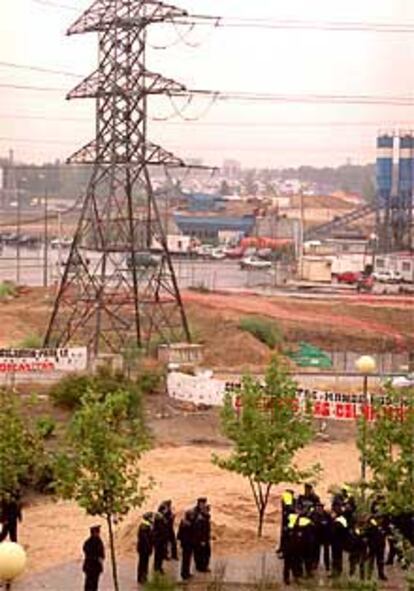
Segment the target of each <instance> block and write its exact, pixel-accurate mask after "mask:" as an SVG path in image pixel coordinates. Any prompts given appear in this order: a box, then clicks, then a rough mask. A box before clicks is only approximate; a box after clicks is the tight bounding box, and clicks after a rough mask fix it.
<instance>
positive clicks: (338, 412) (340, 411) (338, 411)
mask: <svg viewBox="0 0 414 591" xmlns="http://www.w3.org/2000/svg"><path fill="white" fill-rule="evenodd" d="M344 411H345V409H344V405H343V404H342V402H337V403H336V404H335V416H336V418H337V419H343V418H345V416H344V414H345V413H344Z"/></svg>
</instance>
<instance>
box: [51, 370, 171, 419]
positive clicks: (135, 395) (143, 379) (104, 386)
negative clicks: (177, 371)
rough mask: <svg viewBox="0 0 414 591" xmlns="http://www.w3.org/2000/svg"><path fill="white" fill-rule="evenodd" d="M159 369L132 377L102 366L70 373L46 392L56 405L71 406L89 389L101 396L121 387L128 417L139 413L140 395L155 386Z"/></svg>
mask: <svg viewBox="0 0 414 591" xmlns="http://www.w3.org/2000/svg"><path fill="white" fill-rule="evenodd" d="M160 380H161V376H160V374H158V373H150V372H143V373H141V374H140V375H139V376H138V378H137V380H131V379H129V378H128V377H126V376H125V375H123V374H122V373H120V372H111V371H110V370H108V369H105V368H101V369H99V371H98V372H97V373H96V374H95V375H84V374H76V373H74V374H70V375H68V376H66V377H64V378H63V379H62V380H60V381H59V382H58V383H57V384H55V385H54V386H53V387H52V389H51V390H50V392H49V395H50V397H51V399H52V400H53V402H54V403H55V404H56V405H57V406H61V407H63V408H67V409H68V410H74V409H76V408H78V407H79V406H80V403H81V400H82V397H83V396H84V394H85V393H86V392H87V391H88V390H94V391H95V392H99V393H100V394H101V396H102V399H104V398H105V397H106V396H107V395H108V394H110V393H113V392H118V391H119V390H123V391H124V392H127V394H128V396H129V412H130V416H131V417H136V418H139V417H141V416H142V396H143V395H144V394H147V393H149V392H151V391H153V390H154V389H156V388H157V387H158V386H159V384H160Z"/></svg>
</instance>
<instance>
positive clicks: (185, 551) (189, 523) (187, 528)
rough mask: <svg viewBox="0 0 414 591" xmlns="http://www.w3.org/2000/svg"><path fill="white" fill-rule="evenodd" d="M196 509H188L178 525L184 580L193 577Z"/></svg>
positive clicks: (182, 576)
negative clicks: (192, 563)
mask: <svg viewBox="0 0 414 591" xmlns="http://www.w3.org/2000/svg"><path fill="white" fill-rule="evenodd" d="M196 517H197V516H196V514H195V513H194V510H189V511H186V512H185V514H184V517H183V518H182V519H181V521H180V525H179V527H178V534H177V540H179V542H180V544H181V550H182V555H181V578H182V579H183V581H186V580H188V579H189V578H190V577H192V574H191V558H192V556H193V551H194V521H195V519H196Z"/></svg>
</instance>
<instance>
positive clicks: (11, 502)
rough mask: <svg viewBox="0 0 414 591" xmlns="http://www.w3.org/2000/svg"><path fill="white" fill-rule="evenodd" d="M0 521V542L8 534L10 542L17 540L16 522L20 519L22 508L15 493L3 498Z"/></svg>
mask: <svg viewBox="0 0 414 591" xmlns="http://www.w3.org/2000/svg"><path fill="white" fill-rule="evenodd" d="M0 521H1V522H2V524H3V527H2V530H1V532H0V542H3V541H4V540H5V539H6V538H7V536H9V538H10V541H11V542H17V523H18V522H19V521H20V522H21V521H22V509H21V505H20V502H19V498H18V496H17V495H15V496H14V497H11V498H10V499H3V501H2V502H1V508H0Z"/></svg>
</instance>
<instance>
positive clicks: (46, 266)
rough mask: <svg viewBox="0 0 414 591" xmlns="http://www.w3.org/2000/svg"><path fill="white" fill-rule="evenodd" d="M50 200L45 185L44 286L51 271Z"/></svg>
mask: <svg viewBox="0 0 414 591" xmlns="http://www.w3.org/2000/svg"><path fill="white" fill-rule="evenodd" d="M48 201H49V195H48V190H47V186H45V193H44V203H43V207H44V210H43V215H44V228H43V240H44V247H43V287H47V286H48V271H49V256H48V255H49V227H48V221H49V218H48V214H49V211H48V210H49V208H48Z"/></svg>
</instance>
